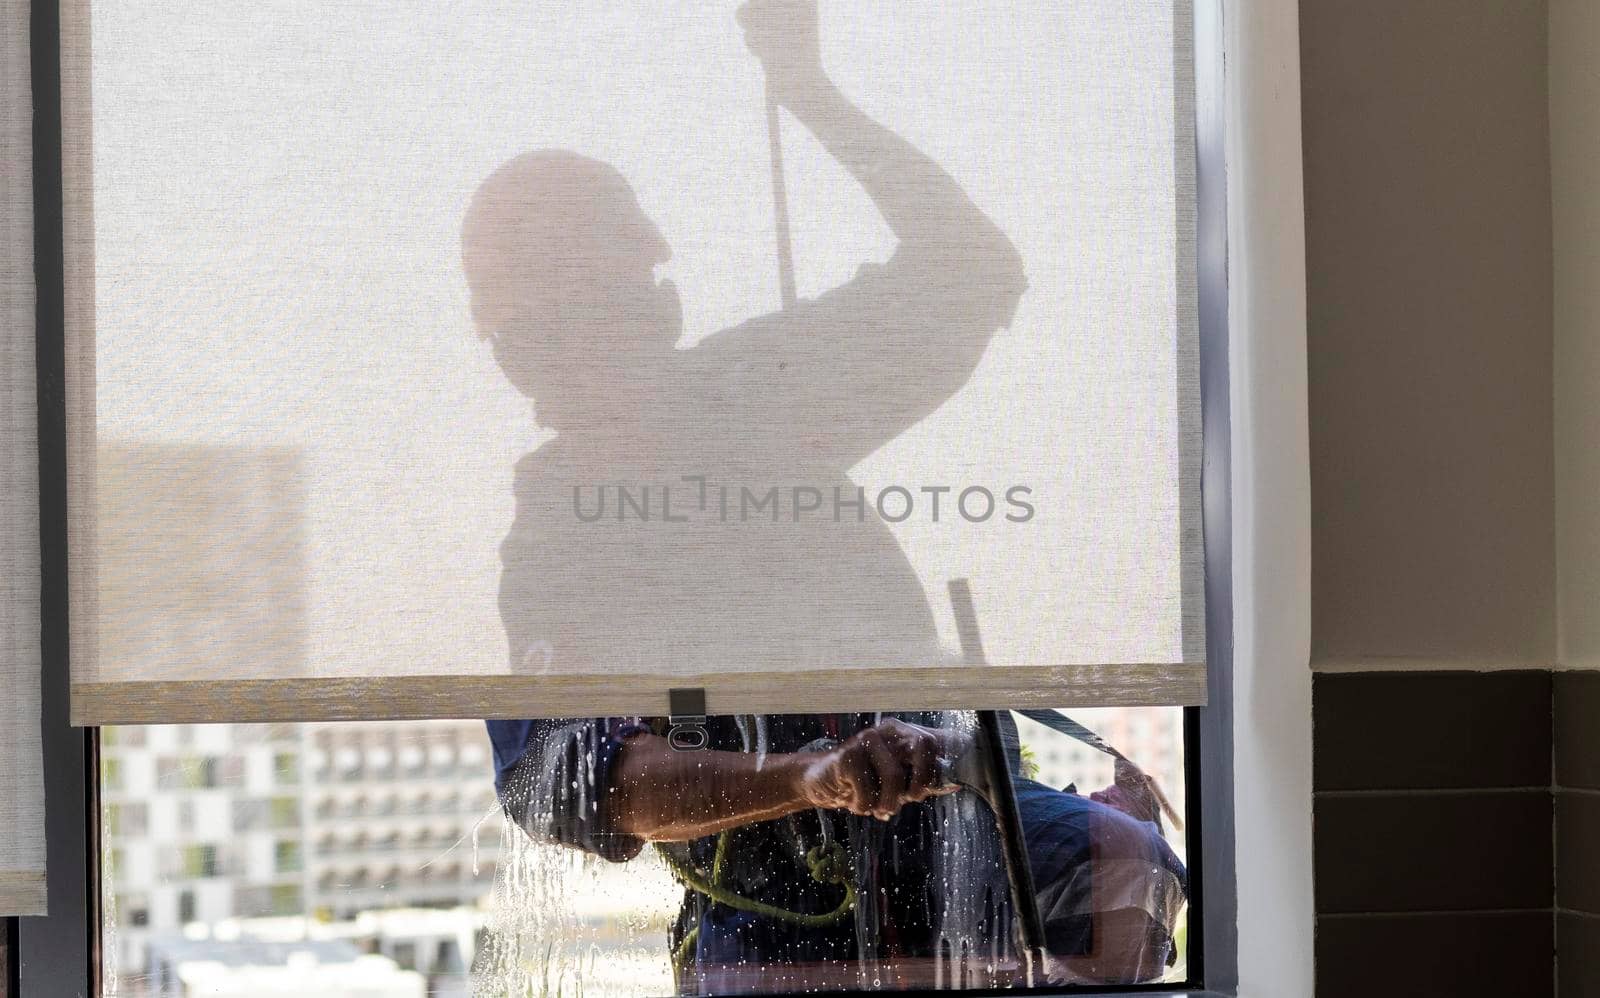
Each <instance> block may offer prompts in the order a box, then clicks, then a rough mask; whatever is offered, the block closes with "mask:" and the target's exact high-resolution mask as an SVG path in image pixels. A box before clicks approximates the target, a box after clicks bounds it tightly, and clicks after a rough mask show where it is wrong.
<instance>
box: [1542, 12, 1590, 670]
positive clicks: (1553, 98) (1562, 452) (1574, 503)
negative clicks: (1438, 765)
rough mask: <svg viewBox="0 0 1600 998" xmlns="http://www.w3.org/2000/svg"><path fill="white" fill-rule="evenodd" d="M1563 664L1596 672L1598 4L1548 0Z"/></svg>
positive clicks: (1560, 652)
mask: <svg viewBox="0 0 1600 998" xmlns="http://www.w3.org/2000/svg"><path fill="white" fill-rule="evenodd" d="M1550 173H1551V181H1552V183H1551V197H1552V202H1553V204H1552V207H1553V209H1554V212H1553V214H1554V222H1555V393H1556V552H1557V560H1556V577H1557V586H1556V598H1557V607H1558V612H1557V622H1558V634H1559V641H1558V653H1557V655H1558V661H1559V663H1560V664H1561V665H1562V666H1563V667H1568V668H1585V669H1594V668H1600V390H1597V389H1600V5H1597V4H1595V3H1594V2H1593V0H1550Z"/></svg>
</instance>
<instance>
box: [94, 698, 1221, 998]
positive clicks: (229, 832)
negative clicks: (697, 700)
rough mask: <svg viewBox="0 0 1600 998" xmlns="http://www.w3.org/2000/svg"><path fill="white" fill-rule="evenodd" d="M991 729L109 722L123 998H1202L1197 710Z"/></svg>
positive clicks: (957, 717) (108, 828) (949, 721)
mask: <svg viewBox="0 0 1600 998" xmlns="http://www.w3.org/2000/svg"><path fill="white" fill-rule="evenodd" d="M679 720H680V722H681V719H679ZM991 721H992V723H989V722H985V723H980V721H979V717H978V715H977V714H976V713H975V712H962V711H947V712H930V713H920V714H913V713H905V714H895V715H880V714H816V715H770V716H744V717H709V718H705V719H704V720H703V722H694V723H695V725H696V726H697V727H698V728H700V729H701V730H702V731H703V735H704V738H703V742H704V744H703V745H700V744H699V741H700V740H698V739H697V740H695V742H696V744H695V747H694V748H690V749H686V750H678V749H675V748H673V744H674V741H683V739H682V738H681V737H679V738H674V731H673V730H672V728H671V726H670V724H669V721H668V719H667V718H615V717H614V718H569V719H558V720H542V721H494V722H489V723H487V724H485V723H484V722H480V721H427V722H404V723H401V722H372V723H339V724H332V723H325V724H298V725H297V724H274V725H202V726H193V727H186V726H177V725H169V726H151V727H144V728H127V727H124V728H116V729H105V730H104V731H103V732H102V734H103V737H102V753H103V760H102V779H101V787H100V792H101V797H102V806H101V831H102V842H103V847H104V851H103V854H102V862H101V877H102V880H101V883H102V889H103V893H104V901H105V905H104V925H103V933H104V959H105V971H106V989H107V992H108V993H111V994H119V995H188V994H228V995H281V994H285V993H289V992H298V993H301V994H340V993H350V992H349V989H351V988H356V987H359V989H360V992H361V993H362V994H363V995H373V996H377V995H383V996H389V995H393V996H395V998H401V996H417V998H421V996H425V995H469V994H472V995H480V994H481V995H518V996H525V995H557V994H563V995H570V994H582V995H587V996H602V998H605V996H617V998H622V996H646V995H673V994H685V995H697V994H773V993H778V994H782V993H791V992H806V991H817V990H861V989H867V990H872V989H877V990H885V991H893V990H918V989H929V988H939V989H953V990H963V989H991V988H1018V989H1022V988H1028V987H1030V986H1033V987H1038V988H1045V987H1051V988H1054V989H1059V988H1061V987H1068V988H1072V987H1081V988H1084V989H1094V988H1097V987H1100V986H1104V985H1130V984H1152V985H1154V984H1158V983H1162V982H1165V983H1172V982H1182V981H1184V980H1186V979H1187V975H1188V959H1187V956H1188V954H1187V947H1186V941H1187V938H1188V919H1189V910H1188V896H1189V890H1190V886H1191V881H1190V872H1189V869H1188V850H1187V847H1186V833H1185V823H1184V815H1185V811H1186V794H1185V784H1184V772H1185V767H1184V755H1183V749H1184V739H1183V725H1184V716H1183V711H1182V710H1181V709H1179V708H1165V707H1163V708H1115V709H1085V710H1070V711H1045V710H1030V711H1026V712H1001V713H998V714H995V715H992V716H991ZM995 733H997V734H998V737H995ZM678 734H679V735H680V736H681V732H679V733H678ZM286 774H293V776H292V778H286ZM113 777H114V778H113ZM1007 783H1009V787H1008V786H1006V785H1005V784H1007ZM1008 801H1009V803H1008ZM997 816H998V817H997ZM1008 829H1009V830H1010V831H1012V832H1015V833H1016V834H1015V836H1014V839H1015V841H1014V840H1013V837H1012V836H1009V835H1008ZM1018 842H1020V846H1019V845H1018ZM1028 923H1031V925H1032V927H1031V929H1030V928H1029V924H1028ZM1030 932H1031V933H1032V936H1030ZM1030 938H1035V939H1038V940H1039V945H1038V948H1037V949H1034V948H1032V944H1031V943H1030V942H1029V940H1030Z"/></svg>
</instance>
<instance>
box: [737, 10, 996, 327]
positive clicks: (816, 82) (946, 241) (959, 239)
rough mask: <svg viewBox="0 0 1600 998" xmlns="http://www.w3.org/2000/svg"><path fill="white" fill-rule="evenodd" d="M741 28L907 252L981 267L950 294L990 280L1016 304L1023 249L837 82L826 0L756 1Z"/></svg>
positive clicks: (775, 87)
mask: <svg viewBox="0 0 1600 998" xmlns="http://www.w3.org/2000/svg"><path fill="white" fill-rule="evenodd" d="M739 23H740V24H741V25H742V26H743V27H744V29H745V41H746V42H747V44H748V45H749V46H750V49H751V51H752V52H753V53H755V55H756V56H757V57H758V58H759V59H760V60H761V62H762V66H763V67H764V68H765V70H766V73H767V80H768V83H769V86H770V87H771V90H772V93H773V95H774V97H775V98H776V99H777V100H778V102H779V103H780V104H781V105H783V106H784V107H786V108H788V110H789V112H790V113H791V114H793V115H794V116H795V117H796V118H797V119H799V121H800V122H801V123H802V124H804V125H805V126H806V128H808V129H809V130H810V131H811V133H812V134H813V135H815V136H816V137H817V139H818V140H819V141H820V142H821V143H822V145H823V148H825V149H827V150H828V153H829V154H830V155H832V156H833V157H834V158H835V159H837V160H838V161H839V162H840V163H841V164H842V165H843V166H844V167H845V169H847V170H849V171H850V174H851V176H853V177H855V179H856V181H857V182H858V183H860V184H861V186H862V187H863V188H865V189H866V192H867V194H868V195H870V196H871V198H872V201H873V203H874V204H875V205H876V206H877V208H878V211H879V212H880V213H882V215H883V218H884V220H885V221H886V222H888V223H889V228H890V229H891V230H893V232H894V234H895V235H896V236H897V237H898V238H899V240H900V245H901V250H902V251H910V252H912V253H915V254H917V255H919V256H922V255H926V256H930V257H935V258H937V259H940V260H942V261H944V262H946V263H950V264H960V265H962V266H964V267H971V268H977V270H978V273H977V274H970V273H969V274H966V275H962V276H961V277H960V278H959V279H955V280H952V281H951V283H950V285H949V286H948V290H949V291H950V292H951V293H960V291H961V288H962V287H964V286H969V285H970V284H973V283H982V284H984V285H986V286H987V287H986V288H985V290H984V293H988V292H990V291H1009V292H1010V295H1009V297H1010V299H1011V302H1012V304H1013V305H1014V304H1015V297H1016V296H1017V295H1020V294H1021V291H1022V288H1023V287H1024V286H1025V281H1024V280H1023V276H1022V259H1021V257H1019V256H1018V255H1017V250H1016V247H1014V246H1012V245H1011V241H1010V240H1009V239H1007V238H1006V236H1005V233H1003V232H1001V231H1000V228H999V227H998V226H996V225H995V224H994V222H992V221H991V220H990V219H989V217H988V216H987V215H985V214H984V213H983V212H982V211H980V210H978V207H977V206H976V205H974V204H973V203H972V200H971V199H970V198H969V197H967V194H966V192H965V191H963V190H962V189H961V188H960V186H959V185H957V184H956V182H955V180H954V179H953V178H952V177H951V176H950V175H949V174H948V173H946V172H945V171H944V169H943V168H941V167H940V166H939V164H937V163H935V162H934V161H933V160H932V159H930V158H929V157H928V156H927V155H925V154H924V153H922V152H921V151H920V150H918V149H917V148H916V147H915V146H913V145H912V144H911V143H909V142H907V141H906V140H905V139H903V138H901V137H900V136H898V135H896V134H895V133H893V132H891V131H890V130H889V129H887V128H885V127H884V126H883V125H881V124H879V123H878V122H876V121H874V120H873V119H872V118H871V117H869V116H868V115H867V114H866V113H865V112H864V111H862V110H861V109H860V108H858V107H856V106H855V104H853V103H852V102H851V101H850V100H849V98H847V97H846V96H845V95H844V93H843V92H842V91H840V89H839V88H838V86H836V85H835V84H834V82H833V81H832V80H831V79H830V78H829V77H828V75H827V72H826V71H825V70H824V69H823V66H822V51H821V42H820V38H819V34H818V17H817V3H816V0H754V2H752V3H748V4H746V5H745V6H744V7H743V8H741V9H740V11H739ZM952 277H953V278H954V277H955V275H952Z"/></svg>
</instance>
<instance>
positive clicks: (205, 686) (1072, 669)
mask: <svg viewBox="0 0 1600 998" xmlns="http://www.w3.org/2000/svg"><path fill="white" fill-rule="evenodd" d="M694 686H702V687H704V688H705V690H706V708H707V712H708V713H710V714H752V713H761V714H832V713H851V712H857V711H874V710H882V711H910V710H990V709H1004V708H1023V707H1063V708H1064V707H1141V706H1203V705H1204V704H1205V702H1206V669H1205V665H1204V664H1203V663H1201V664H1195V663H1190V664H1175V665H1062V666H1015V667H995V666H988V667H983V668H948V667H946V668H905V669H839V670H812V671H803V672H746V673H734V674H729V673H721V674H708V675H672V674H662V675H648V674H616V675H596V674H589V675H583V676H516V675H492V676H491V675H473V676H438V675H430V676H417V675H413V676H387V677H367V678H353V679H330V678H322V679H318V678H293V679H288V678H285V679H249V680H209V679H195V680H162V681H148V682H117V683H73V684H72V723H73V724H75V725H79V726H87V725H103V724H205V723H210V722H233V723H241V724H248V723H256V722H270V721H390V720H424V719H430V718H485V719H489V718H534V717H601V716H629V715H641V716H654V715H665V714H666V712H667V695H668V692H669V691H670V690H672V689H678V688H683V687H694Z"/></svg>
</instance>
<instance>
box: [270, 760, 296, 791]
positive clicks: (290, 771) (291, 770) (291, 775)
mask: <svg viewBox="0 0 1600 998" xmlns="http://www.w3.org/2000/svg"><path fill="white" fill-rule="evenodd" d="M272 774H273V778H274V779H276V780H277V781H278V782H279V783H280V784H283V785H285V786H292V785H293V784H296V783H299V782H300V757H299V756H298V755H295V754H294V753H293V752H279V753H278V754H277V755H275V756H273V757H272Z"/></svg>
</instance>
